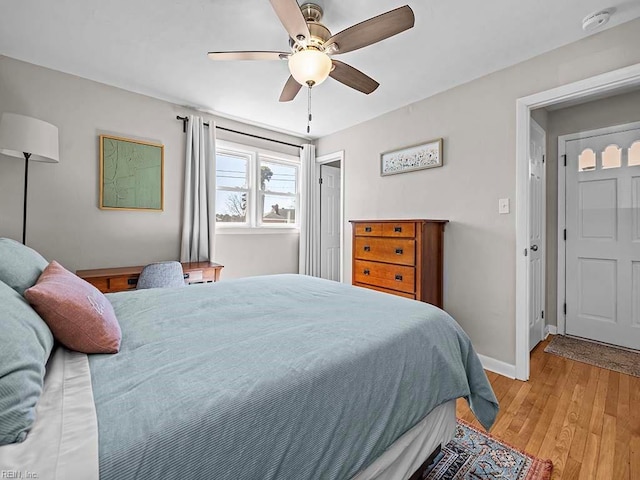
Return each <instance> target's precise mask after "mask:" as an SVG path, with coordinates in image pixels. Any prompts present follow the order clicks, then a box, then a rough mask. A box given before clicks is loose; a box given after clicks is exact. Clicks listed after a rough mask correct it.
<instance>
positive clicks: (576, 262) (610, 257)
mask: <svg viewBox="0 0 640 480" xmlns="http://www.w3.org/2000/svg"><path fill="white" fill-rule="evenodd" d="M558 149H559V158H563V159H564V161H563V162H561V165H562V167H560V168H563V169H564V182H563V183H561V184H559V186H558V187H559V188H558V200H559V201H558V210H559V212H561V211H562V210H564V215H559V218H561V220H560V221H559V225H558V228H559V231H563V232H566V233H565V234H564V235H563V237H564V238H565V241H564V251H562V249H560V250H559V266H561V267H562V266H564V268H559V271H560V272H563V273H564V279H563V278H562V277H560V278H559V286H560V288H559V295H558V298H559V300H560V301H563V302H564V305H563V310H562V311H563V312H564V314H563V315H559V317H560V318H559V320H561V321H559V322H558V327H559V328H558V330H559V333H566V334H568V335H574V336H578V337H583V338H588V339H591V340H597V341H600V342H605V343H610V344H613V345H618V346H622V347H628V348H633V349H640V122H636V123H631V124H626V125H619V126H615V127H608V128H603V129H598V130H591V131H585V132H580V133H576V134H571V135H564V136H561V137H559V139H558ZM561 260H562V262H563V263H564V265H561V264H560V261H561ZM563 280H564V281H563Z"/></svg>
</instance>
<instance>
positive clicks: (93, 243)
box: [0, 56, 304, 279]
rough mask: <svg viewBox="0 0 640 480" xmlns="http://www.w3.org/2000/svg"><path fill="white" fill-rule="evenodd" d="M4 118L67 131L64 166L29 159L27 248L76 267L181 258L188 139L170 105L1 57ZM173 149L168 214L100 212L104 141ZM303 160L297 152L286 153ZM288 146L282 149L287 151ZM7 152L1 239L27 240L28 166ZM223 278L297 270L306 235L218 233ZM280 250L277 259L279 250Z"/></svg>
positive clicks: (0, 194)
mask: <svg viewBox="0 0 640 480" xmlns="http://www.w3.org/2000/svg"><path fill="white" fill-rule="evenodd" d="M0 112H13V113H20V114H23V115H28V116H32V117H35V118H39V119H42V120H45V121H48V122H50V123H53V124H54V125H56V126H57V127H58V129H59V132H60V163H58V164H46V163H38V162H31V163H30V168H29V205H28V221H27V243H28V244H29V245H30V246H32V247H33V248H35V249H36V250H38V251H40V252H41V253H42V254H43V255H44V256H45V257H46V258H48V259H56V260H58V261H59V262H61V263H62V264H63V265H65V266H66V267H67V268H69V269H71V270H75V269H79V268H93V267H111V266H122V265H137V264H145V263H148V262H152V261H156V260H165V259H177V258H178V257H179V253H180V228H181V216H182V214H181V211H182V191H183V181H184V173H183V172H184V144H185V143H184V142H185V134H184V133H183V132H182V124H181V123H180V122H179V121H177V120H176V119H175V117H176V115H188V114H189V113H193V112H190V111H189V110H187V109H185V108H183V107H179V106H177V105H173V104H170V103H167V102H164V101H160V100H156V99H153V98H150V97H146V96H143V95H139V94H135V93H131V92H127V91H124V90H121V89H118V88H114V87H110V86H107V85H103V84H100V83H96V82H92V81H89V80H85V79H81V78H78V77H75V76H72V75H67V74H64V73H60V72H56V71H53V70H49V69H46V68H42V67H38V66H35V65H31V64H28V63H24V62H21V61H17V60H14V59H10V58H7V57H2V56H0ZM205 116H206V117H207V118H208V119H214V120H216V121H218V123H219V124H220V125H223V126H225V127H229V128H234V129H237V130H240V131H244V132H247V133H253V134H258V135H264V136H267V137H271V138H276V139H280V140H284V141H288V142H291V143H295V144H301V143H304V141H303V140H301V139H299V138H295V137H291V136H288V135H283V134H279V133H276V132H271V131H267V130H264V129H260V128H256V127H252V126H249V125H244V124H240V123H238V122H233V121H231V120H226V119H215V117H212V116H210V115H205ZM102 133H107V134H116V135H120V136H124V137H128V138H138V139H144V140H150V141H155V142H160V143H162V144H164V146H165V186H164V189H165V190H164V194H165V209H164V211H163V212H127V211H108V210H100V209H99V208H98V184H99V169H98V168H99V167H98V135H100V134H102ZM218 138H221V139H225V140H230V141H236V142H243V143H245V144H251V145H255V146H259V147H263V148H268V149H271V150H278V146H277V144H274V143H271V142H264V141H260V140H255V141H254V140H251V139H250V138H249V137H244V136H240V135H237V134H231V133H227V132H220V131H219V132H218ZM280 149H281V151H284V152H285V153H289V154H294V155H297V150H298V149H296V148H291V147H286V146H285V147H280ZM282 149H284V150H282ZM16 160H19V159H16V158H12V157H8V156H4V155H1V154H0V236H3V237H11V238H14V239H16V240H21V237H22V192H23V179H24V161H16ZM217 240H218V242H217V246H216V256H215V260H216V261H218V262H220V263H223V264H224V265H225V269H224V270H223V272H222V278H223V279H224V278H234V277H238V276H244V275H252V274H263V273H283V272H297V271H298V235H296V234H275V235H247V234H245V235H229V234H225V235H219V236H218V239H217ZM274 250H277V251H278V252H279V254H278V256H277V257H276V256H274V255H273V252H274Z"/></svg>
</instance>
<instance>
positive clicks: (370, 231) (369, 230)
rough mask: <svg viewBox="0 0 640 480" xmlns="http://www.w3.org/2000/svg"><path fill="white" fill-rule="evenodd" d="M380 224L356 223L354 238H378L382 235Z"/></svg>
mask: <svg viewBox="0 0 640 480" xmlns="http://www.w3.org/2000/svg"><path fill="white" fill-rule="evenodd" d="M382 225H383V224H382V223H375V222H374V223H357V224H355V234H356V236H364V237H379V236H380V235H382Z"/></svg>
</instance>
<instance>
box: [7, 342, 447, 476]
mask: <svg viewBox="0 0 640 480" xmlns="http://www.w3.org/2000/svg"><path fill="white" fill-rule="evenodd" d="M455 405H456V402H455V401H450V402H447V403H445V404H443V405H440V406H438V407H436V408H435V409H433V411H432V412H431V413H430V414H429V415H427V416H426V417H425V418H424V419H423V420H422V421H420V422H419V423H418V424H417V425H416V426H414V427H413V428H412V429H411V430H409V431H408V432H406V433H405V434H404V435H403V436H402V437H400V438H399V439H398V440H396V442H394V443H393V445H391V446H390V447H389V448H388V449H387V450H386V451H385V452H384V453H383V454H382V455H381V456H380V457H379V458H378V459H377V460H376V461H375V462H373V463H372V464H371V465H369V466H368V467H367V468H366V469H364V470H362V471H361V472H360V473H358V474H357V475H356V476H355V477H353V478H352V480H374V479H375V480H406V479H408V478H409V477H411V475H413V473H414V472H415V471H416V470H417V469H418V467H420V465H422V463H423V462H424V461H425V460H426V458H427V457H428V456H429V454H430V453H431V452H433V450H435V449H436V447H437V446H438V445H440V444H442V445H445V444H446V443H447V442H448V441H449V440H451V439H452V438H453V434H454V431H455V425H456V417H455V409H456V407H455ZM36 415H37V417H36V422H35V424H34V427H33V428H32V430H31V431H30V432H29V435H28V436H27V438H26V440H25V441H24V442H22V443H17V444H12V445H4V446H2V447H0V472H3V471H4V472H9V473H8V475H14V476H13V477H11V478H39V479H41V480H99V466H98V423H97V417H96V412H95V406H94V402H93V393H92V389H91V373H90V372H89V361H88V358H87V356H86V355H85V354H82V353H77V352H70V351H69V350H66V349H65V348H63V347H58V348H57V349H56V351H55V353H54V354H53V356H52V357H51V359H50V361H49V363H48V364H47V374H46V376H45V385H44V391H43V394H42V396H41V398H40V401H39V402H38V406H37V408H36ZM13 472H15V473H13ZM7 478H9V477H7Z"/></svg>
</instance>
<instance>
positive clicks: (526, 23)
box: [0, 0, 640, 137]
mask: <svg viewBox="0 0 640 480" xmlns="http://www.w3.org/2000/svg"><path fill="white" fill-rule="evenodd" d="M609 2H612V3H609ZM316 3H318V4H320V5H321V6H322V7H323V9H324V11H325V15H324V18H323V23H324V24H325V25H326V26H327V27H328V28H329V29H330V30H331V32H332V33H337V32H339V31H340V30H342V29H344V28H346V27H349V26H351V25H352V24H355V23H358V22H361V21H363V20H366V19H368V18H370V17H372V16H375V15H378V14H380V13H384V12H386V11H388V10H391V9H393V8H396V7H399V6H402V5H404V4H406V3H408V4H409V5H410V6H411V8H412V9H413V10H414V12H415V16H416V22H415V27H414V28H413V29H411V30H409V31H406V32H404V33H401V34H399V35H397V36H395V37H393V38H390V39H387V40H385V41H383V42H380V43H378V44H375V45H372V46H369V47H366V48H363V49H361V50H358V51H355V52H351V53H347V54H344V55H340V56H338V57H337V58H339V59H340V60H342V61H344V62H347V63H349V64H351V65H352V66H354V67H356V68H358V69H359V70H362V71H363V72H364V73H366V74H368V75H369V76H371V77H373V78H374V79H376V80H377V81H379V82H380V84H381V86H380V87H379V88H378V89H377V90H376V91H375V92H373V93H372V94H371V95H368V96H367V95H364V94H362V93H360V92H357V91H355V90H352V89H350V88H348V87H345V86H344V85H342V84H340V83H338V82H336V81H334V80H333V79H331V78H330V79H327V81H326V82H325V83H323V84H322V85H319V86H318V87H317V88H315V89H314V90H313V97H312V111H313V123H312V130H311V134H310V136H311V137H320V136H324V135H327V134H329V133H332V132H335V131H338V130H342V129H344V128H347V127H349V126H351V125H355V124H357V123H360V122H363V121H365V120H367V119H370V118H373V117H376V116H378V115H381V114H382V113H385V112H387V111H390V110H393V109H396V108H399V107H401V106H404V105H407V104H409V103H412V102H415V101H417V100H420V99H423V98H426V97H428V96H431V95H433V94H435V93H437V92H441V91H444V90H446V89H448V88H451V87H453V86H455V85H459V84H462V83H465V82H468V81H470V80H472V79H474V78H478V77H480V76H483V75H486V74H488V73H490V72H493V71H496V70H499V69H501V68H504V67H507V66H509V65H513V64H515V63H518V62H521V61H523V60H525V59H528V58H531V57H533V56H536V55H539V54H541V53H543V52H546V51H549V50H552V49H554V48H557V47H559V46H561V45H565V44H567V43H571V42H573V41H576V40H578V39H580V38H583V37H585V36H586V34H585V33H584V32H583V31H582V29H581V21H582V18H584V17H585V16H586V15H587V14H589V13H592V12H594V11H597V10H599V9H604V8H609V9H611V8H612V7H613V8H615V10H616V11H615V13H614V15H613V16H612V19H611V21H610V22H609V24H607V26H606V27H607V28H610V27H612V26H615V25H618V24H620V23H624V22H626V21H629V20H631V19H633V18H636V17H640V2H638V1H637V0H490V1H485V2H478V1H476V0H429V1H424V0H421V1H418V0H376V1H370V0H350V1H339V0H318V1H317V2H316ZM287 42H288V39H287V34H286V32H285V30H284V28H283V27H282V25H281V24H280V22H279V20H278V17H277V16H276V14H275V13H274V11H273V10H272V8H271V5H270V3H269V1H268V0H251V1H249V0H56V1H52V0H20V1H15V0H14V1H3V2H1V3H0V54H3V55H6V56H9V57H13V58H17V59H20V60H24V61H27V62H31V63H34V64H37V65H42V66H45V67H49V68H52V69H55V70H60V71H63V72H67V73H72V74H75V75H78V76H81V77H85V78H89V79H92V80H96V81H99V82H103V83H106V84H109V85H114V86H117V87H121V88H124V89H127V90H131V91H134V92H139V93H144V94H147V95H150V96H153V97H157V98H161V99H165V100H169V101H172V102H175V103H177V104H180V105H188V106H192V107H196V108H199V109H202V110H205V111H210V112H212V113H217V114H220V115H223V116H227V117H231V118H235V119H241V120H245V121H248V122H250V123H254V124H258V125H266V126H270V127H272V128H274V129H277V130H282V131H288V132H293V133H296V134H298V135H301V136H306V111H307V98H306V94H305V93H306V92H305V90H301V92H300V94H298V96H297V98H296V99H295V100H294V101H293V102H290V103H279V102H278V97H279V95H280V91H281V90H282V87H283V85H284V82H285V81H286V79H287V77H288V74H289V73H288V68H287V63H286V62H278V61H276V62H212V61H211V60H209V59H208V58H207V56H206V53H207V52H208V51H212V50H215V51H220V50H287V48H288V43H287Z"/></svg>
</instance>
